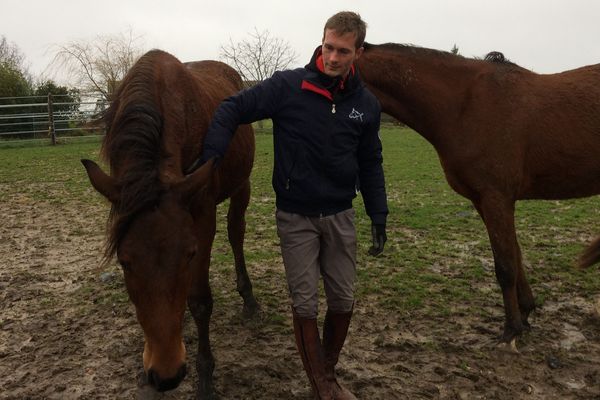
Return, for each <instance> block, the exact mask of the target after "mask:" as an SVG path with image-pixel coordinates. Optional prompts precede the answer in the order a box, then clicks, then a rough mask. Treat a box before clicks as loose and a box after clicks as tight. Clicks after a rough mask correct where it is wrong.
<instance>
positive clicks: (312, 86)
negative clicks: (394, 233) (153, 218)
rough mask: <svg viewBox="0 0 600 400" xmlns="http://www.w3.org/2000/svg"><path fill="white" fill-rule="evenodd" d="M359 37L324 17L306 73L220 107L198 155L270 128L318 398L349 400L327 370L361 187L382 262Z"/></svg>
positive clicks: (296, 314) (344, 317) (349, 16)
mask: <svg viewBox="0 0 600 400" xmlns="http://www.w3.org/2000/svg"><path fill="white" fill-rule="evenodd" d="M365 34H366V24H365V22H364V21H362V20H361V18H360V16H359V15H358V14H356V13H353V12H340V13H337V14H335V15H334V16H332V17H331V18H330V19H329V20H328V21H327V23H326V24H325V27H324V30H323V43H322V46H319V47H318V48H317V49H316V50H315V53H314V55H313V57H312V59H311V61H310V63H309V64H308V65H307V66H306V67H305V68H298V69H295V70H288V71H283V72H276V73H275V74H273V76H272V77H271V78H269V79H267V80H265V81H263V82H261V83H260V84H258V85H256V86H254V87H252V88H251V89H248V90H245V91H242V92H240V93H239V94H237V95H235V96H232V97H230V98H228V99H226V100H225V101H223V103H222V104H221V105H220V106H219V108H218V109H217V111H216V112H215V116H214V118H213V121H212V123H211V126H210V128H209V130H208V133H207V136H206V140H205V143H204V149H203V154H202V157H201V160H204V161H206V160H208V159H211V158H214V157H216V158H217V159H218V158H221V157H223V156H224V154H225V150H226V149H227V145H228V143H229V141H230V140H231V137H232V136H233V134H234V132H235V130H236V128H237V126H238V124H248V123H251V122H254V121H258V120H261V119H266V118H271V119H272V120H273V141H274V146H275V165H274V170H273V182H272V183H273V188H274V189H275V194H276V205H277V211H276V221H277V232H278V235H279V238H280V242H281V252H282V257H283V263H284V265H285V272H286V278H287V282H288V287H289V290H290V297H291V299H292V314H293V321H294V332H295V336H296V343H297V346H298V351H299V353H300V356H301V358H302V362H303V365H304V368H305V370H306V373H307V375H308V378H309V381H310V383H311V386H312V389H313V392H314V394H315V398H317V399H355V397H354V395H352V393H350V391H348V390H347V389H346V388H344V387H343V386H341V385H340V384H339V382H338V381H337V379H336V376H335V365H336V364H337V361H338V357H339V354H340V351H341V349H342V346H343V344H344V341H345V339H346V335H347V333H348V326H349V324H350V318H351V316H352V309H353V306H354V280H355V277H356V232H355V227H354V210H353V209H352V199H353V198H354V197H356V193H357V191H358V190H359V189H360V191H361V192H362V196H363V199H364V204H365V208H366V212H367V214H368V215H369V217H370V218H371V222H372V229H371V230H372V236H373V246H372V247H371V248H370V250H369V253H370V254H371V255H378V254H380V253H381V252H382V251H383V247H384V244H385V241H386V234H385V223H386V217H387V213H388V209H387V200H386V193H385V183H384V175H383V169H382V155H381V142H380V140H379V137H378V131H379V121H380V113H381V108H380V105H379V103H378V101H377V100H376V98H375V97H374V96H373V94H371V93H370V92H369V91H368V90H367V89H366V88H365V87H364V84H363V83H362V82H361V80H360V78H359V76H358V72H357V71H356V70H355V68H354V61H356V60H357V59H358V58H359V57H360V55H361V54H362V52H363V48H362V45H363V42H364V39H365ZM319 275H321V276H322V278H323V282H324V287H325V293H326V297H327V314H326V316H325V323H324V326H323V342H321V339H320V337H319V331H318V327H317V315H318V310H317V307H318V284H319Z"/></svg>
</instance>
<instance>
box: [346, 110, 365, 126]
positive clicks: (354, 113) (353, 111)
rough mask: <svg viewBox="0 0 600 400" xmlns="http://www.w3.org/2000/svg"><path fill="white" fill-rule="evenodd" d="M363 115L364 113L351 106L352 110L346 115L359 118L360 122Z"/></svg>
mask: <svg viewBox="0 0 600 400" xmlns="http://www.w3.org/2000/svg"><path fill="white" fill-rule="evenodd" d="M363 115H365V113H361V112H358V111H356V109H354V107H352V112H351V113H350V115H348V117H350V118H351V119H360V122H362V120H363Z"/></svg>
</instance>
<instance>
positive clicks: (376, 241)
mask: <svg viewBox="0 0 600 400" xmlns="http://www.w3.org/2000/svg"><path fill="white" fill-rule="evenodd" d="M371 236H372V237H373V246H371V248H370V249H369V255H371V256H378V255H380V254H381V253H383V246H384V245H385V242H386V241H387V235H386V234H385V224H372V225H371Z"/></svg>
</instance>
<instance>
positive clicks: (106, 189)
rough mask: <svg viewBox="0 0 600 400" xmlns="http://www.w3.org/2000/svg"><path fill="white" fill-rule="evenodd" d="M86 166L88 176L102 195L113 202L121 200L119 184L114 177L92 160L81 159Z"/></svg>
mask: <svg viewBox="0 0 600 400" xmlns="http://www.w3.org/2000/svg"><path fill="white" fill-rule="evenodd" d="M81 163H82V164H83V166H84V167H85V170H86V172H87V175H88V178H90V182H91V183H92V186H93V187H94V189H96V190H97V191H98V193H100V194H101V195H103V196H104V197H106V198H107V199H108V200H109V201H110V202H111V203H116V202H118V201H119V198H120V196H119V186H118V185H117V184H116V183H115V180H114V178H113V177H111V176H109V175H107V174H105V173H104V171H102V169H101V168H100V167H99V166H98V164H96V163H95V162H93V161H92V160H81Z"/></svg>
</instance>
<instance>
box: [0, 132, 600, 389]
mask: <svg viewBox="0 0 600 400" xmlns="http://www.w3.org/2000/svg"><path fill="white" fill-rule="evenodd" d="M271 140H272V138H271V136H270V135H268V134H258V135H257V152H256V163H255V168H254V170H253V183H252V188H253V193H252V200H251V203H250V207H249V213H248V232H247V236H246V255H247V262H248V270H249V273H250V276H251V278H252V279H253V284H254V287H255V293H256V294H257V297H258V300H259V301H260V303H261V305H262V312H261V315H260V317H259V318H257V319H254V320H251V321H246V320H244V319H242V317H241V300H240V298H239V296H238V295H237V292H236V290H235V273H234V269H233V261H232V254H231V250H230V249H229V246H228V244H227V241H226V233H225V231H224V226H225V225H224V224H223V221H224V216H225V210H226V208H225V207H224V205H221V206H220V208H219V219H220V224H219V227H218V232H217V238H216V240H215V246H214V249H213V259H212V266H211V285H212V288H213V293H214V295H215V306H214V313H213V318H212V321H211V339H212V346H213V352H214V354H215V358H216V362H217V365H216V369H215V381H216V385H217V390H218V392H219V394H220V396H221V398H222V399H310V398H311V397H310V392H309V387H308V383H307V379H306V376H305V374H304V371H303V370H302V366H301V363H300V359H299V358H298V356H297V354H296V350H295V343H294V339H293V331H292V327H291V320H290V312H289V301H288V297H287V287H286V283H285V279H284V275H283V266H282V262H281V258H280V255H279V248H278V239H277V235H276V232H275V224H274V212H275V210H274V194H273V192H272V189H271V185H270V174H271V166H272V144H271ZM382 140H383V143H384V158H385V164H384V167H385V172H386V182H387V189H388V197H389V205H390V211H391V213H390V216H389V219H388V242H387V245H386V248H385V252H384V255H382V256H381V257H378V258H372V257H369V256H367V255H366V253H367V249H368V246H369V244H370V243H369V241H370V234H369V232H370V225H369V224H370V223H369V221H368V218H367V217H366V216H365V213H364V209H363V207H362V201H361V199H360V196H359V197H358V198H357V199H356V201H355V208H356V210H357V221H358V224H357V230H358V236H359V241H360V245H359V259H358V262H359V276H358V282H357V302H356V306H355V316H354V318H353V320H352V324H351V327H350V333H349V337H348V340H347V343H346V346H345V348H344V351H343V352H342V355H341V358H340V364H339V375H340V376H341V379H342V381H343V382H344V383H346V384H347V386H349V387H350V388H351V390H352V391H353V392H354V393H355V394H356V396H357V397H358V398H359V399H382V400H390V399H536V400H537V399H599V398H600V315H599V314H598V312H599V309H600V272H599V271H598V266H595V267H592V268H590V269H589V270H587V271H579V270H577V269H575V268H574V261H575V260H576V258H577V255H578V253H579V252H580V251H581V250H582V249H583V248H584V245H585V244H586V243H588V242H589V241H590V240H591V239H592V238H593V237H594V236H595V235H596V234H600V223H599V222H600V199H599V198H598V197H593V198H587V199H579V200H570V201H545V202H542V201H527V202H520V203H518V207H517V216H516V220H517V230H518V234H519V240H520V243H521V247H522V251H523V258H524V263H525V266H526V271H527V274H528V277H529V280H530V283H531V285H532V289H533V291H534V294H535V295H536V300H537V303H538V305H539V308H538V309H537V310H536V311H535V312H534V314H533V315H532V316H531V318H530V322H531V324H532V327H533V329H532V330H531V331H530V332H528V333H526V334H525V335H524V336H523V337H522V338H520V339H519V340H518V342H517V346H518V349H519V352H520V353H519V354H514V353H510V352H507V351H505V350H502V349H499V348H497V346H496V343H495V341H494V339H495V337H496V336H497V335H498V334H499V333H500V332H501V328H502V324H503V315H504V313H503V307H502V298H501V293H500V290H499V287H498V285H497V284H496V280H495V276H494V266H493V262H492V255H491V250H490V246H489V243H488V240H487V234H486V232H485V229H484V226H483V223H482V222H481V220H480V219H479V217H478V215H477V213H476V212H475V210H474V209H473V207H472V206H471V204H470V203H469V202H468V201H466V200H465V199H464V198H462V197H460V196H458V195H457V194H455V193H454V192H453V191H452V190H451V189H450V188H449V186H448V184H447V183H446V181H445V178H444V176H443V172H442V170H441V168H440V165H439V161H438V159H437V156H436V154H435V152H434V150H433V148H432V147H431V146H430V145H429V144H428V143H427V142H425V141H424V140H423V139H422V138H421V137H420V136H418V135H417V134H415V133H414V132H412V131H410V130H407V129H401V128H397V127H392V126H390V127H386V128H385V129H383V130H382ZM98 149H99V143H98V142H97V141H88V142H73V143H69V144H62V145H58V146H54V147H50V146H41V145H37V146H31V145H23V146H12V147H8V146H3V147H0V399H15V400H17V399H19V400H20V399H133V398H136V395H137V392H138V388H137V386H136V380H137V376H138V374H139V373H140V371H141V351H142V348H143V335H142V331H141V328H140V327H139V325H138V323H137V321H136V319H135V312H134V308H133V306H132V305H131V304H130V303H129V301H128V298H127V294H126V292H125V289H124V286H123V280H122V274H121V271H120V269H119V267H118V266H117V265H116V263H114V262H113V263H111V264H109V265H108V266H107V267H106V268H101V267H100V261H101V254H102V249H103V240H104V231H105V221H106V216H107V213H108V205H107V203H106V202H105V201H103V199H102V198H101V197H100V195H98V194H97V193H96V192H95V191H94V190H93V189H92V188H91V186H90V185H89V183H88V181H87V176H86V175H85V172H84V169H83V167H82V166H81V164H80V163H79V159H80V158H91V159H95V160H97V159H98ZM321 310H324V308H323V307H322V308H321ZM185 330H186V341H187V343H186V345H187V348H188V358H189V363H188V364H189V365H190V366H192V365H194V357H195V354H194V353H195V343H196V338H195V336H196V335H195V330H194V326H193V323H192V321H191V318H190V317H189V316H188V317H187V319H186V324H185ZM194 381H195V371H194V370H193V368H190V374H189V375H188V377H187V378H186V379H185V380H184V382H183V383H182V385H181V386H180V387H179V388H178V389H176V390H175V391H173V392H170V393H168V394H166V395H164V396H161V397H162V398H164V399H188V398H192V397H193V393H194Z"/></svg>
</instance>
